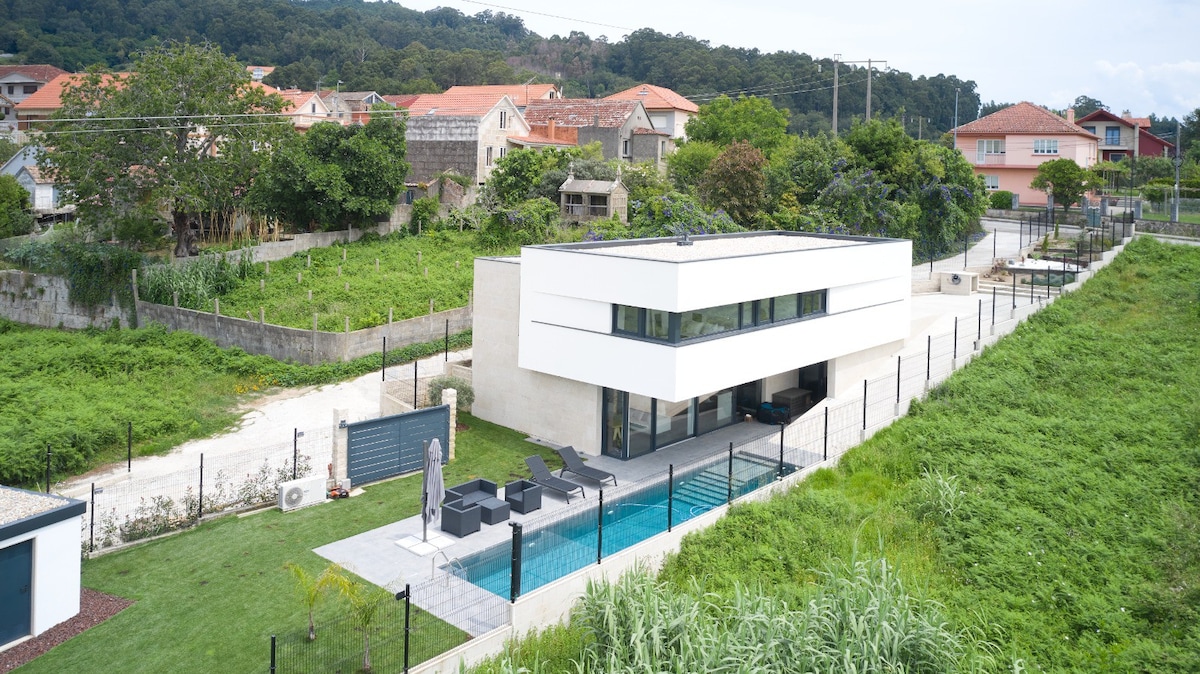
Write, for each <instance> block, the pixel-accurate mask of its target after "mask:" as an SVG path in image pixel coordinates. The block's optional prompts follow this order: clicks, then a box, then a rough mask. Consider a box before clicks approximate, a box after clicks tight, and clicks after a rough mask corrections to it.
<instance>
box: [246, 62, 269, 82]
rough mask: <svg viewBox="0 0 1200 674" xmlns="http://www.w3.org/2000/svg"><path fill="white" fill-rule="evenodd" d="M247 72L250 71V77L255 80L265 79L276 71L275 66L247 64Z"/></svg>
mask: <svg viewBox="0 0 1200 674" xmlns="http://www.w3.org/2000/svg"><path fill="white" fill-rule="evenodd" d="M246 72H248V73H250V79H251V80H253V81H255V82H261V81H263V78H264V77H266V76H267V75H270V74H271V73H273V72H275V67H274V66H246Z"/></svg>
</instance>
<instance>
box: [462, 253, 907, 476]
mask: <svg viewBox="0 0 1200 674" xmlns="http://www.w3.org/2000/svg"><path fill="white" fill-rule="evenodd" d="M911 260H912V244H911V242H910V241H907V240H896V239H880V238H869V237H851V236H832V235H820V234H808V233H798V232H750V233H740V234H717V235H707V236H697V237H692V238H691V239H690V240H689V239H678V238H664V239H640V240H628V241H611V242H606V241H598V242H585V243H575V244H554V245H544V246H528V247H525V248H523V249H522V250H521V255H520V256H519V257H506V258H479V259H477V260H476V262H475V289H474V297H475V314H474V347H473V364H472V369H473V379H474V386H475V403H474V405H473V406H472V413H473V414H475V415H476V416H479V417H481V418H483V419H486V420H488V421H492V422H495V423H499V424H502V425H505V426H508V427H511V428H516V429H519V430H522V431H524V432H527V433H530V434H531V435H533V436H536V437H540V438H544V439H546V440H549V441H552V442H556V443H560V444H569V445H574V446H575V447H576V448H577V449H579V450H580V451H583V452H586V453H590V454H599V453H604V454H606V455H609V456H613V457H617V458H622V459H629V458H634V457H636V456H640V455H642V454H645V453H648V452H652V451H655V450H657V449H660V448H662V447H665V446H667V445H670V444H672V443H675V442H678V441H680V440H684V439H687V438H690V437H694V436H696V435H701V434H703V433H707V432H709V431H712V430H716V429H717V428H721V427H723V426H727V425H730V424H733V423H736V422H738V421H740V420H742V419H743V418H744V417H745V415H746V414H754V413H755V412H756V411H757V410H758V409H759V405H760V404H761V403H763V402H770V401H773V400H777V398H776V394H783V395H784V397H785V398H786V399H787V400H788V401H789V402H790V403H791V404H792V405H793V406H797V407H800V408H801V409H792V410H791V415H792V416H795V415H796V414H798V413H800V412H803V410H804V409H807V408H808V407H810V406H811V405H813V404H815V403H816V402H817V401H819V400H821V399H823V398H825V397H831V396H835V395H836V394H837V393H838V392H846V391H848V390H850V389H852V388H853V386H854V385H855V384H856V383H857V382H860V381H861V377H860V376H859V375H860V374H861V372H862V370H863V368H865V367H867V366H868V364H869V363H870V361H871V360H872V359H874V358H876V357H878V356H880V355H890V354H891V353H893V352H894V351H895V350H896V349H897V348H899V346H900V345H901V343H902V341H903V340H904V338H905V337H906V336H907V333H908V329H909V320H910V319H909V307H910V293H911V279H910V277H911V273H912V272H911V264H912V262H911Z"/></svg>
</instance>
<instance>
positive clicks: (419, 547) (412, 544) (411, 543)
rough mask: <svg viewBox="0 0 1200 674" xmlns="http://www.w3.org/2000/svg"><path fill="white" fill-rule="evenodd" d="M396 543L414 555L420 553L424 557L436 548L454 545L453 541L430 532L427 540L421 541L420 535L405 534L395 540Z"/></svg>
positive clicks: (435, 550)
mask: <svg viewBox="0 0 1200 674" xmlns="http://www.w3.org/2000/svg"><path fill="white" fill-rule="evenodd" d="M396 545H399V546H400V547H402V548H404V549H405V550H408V551H409V552H411V553H413V554H414V555H421V556H422V557H424V556H425V555H432V554H433V553H435V552H437V551H438V550H441V549H443V548H448V547H450V546H451V545H454V541H452V540H450V539H449V538H446V537H445V536H443V535H441V534H430V535H429V540H427V541H423V540H421V537H420V536H418V535H415V534H414V535H412V536H405V537H404V538H401V539H400V540H398V541H396Z"/></svg>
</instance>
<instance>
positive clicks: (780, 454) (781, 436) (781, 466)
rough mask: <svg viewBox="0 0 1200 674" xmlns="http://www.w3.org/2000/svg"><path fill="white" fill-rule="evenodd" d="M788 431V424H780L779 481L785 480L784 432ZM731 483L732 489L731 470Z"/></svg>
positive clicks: (730, 474)
mask: <svg viewBox="0 0 1200 674" xmlns="http://www.w3.org/2000/svg"><path fill="white" fill-rule="evenodd" d="M786 430H787V423H785V422H783V421H781V422H779V479H781V480H782V479H783V436H784V431H786ZM732 465H733V464H732V461H731V462H730V467H731V468H732ZM729 481H730V486H731V488H732V484H733V471H732V470H730V472H729Z"/></svg>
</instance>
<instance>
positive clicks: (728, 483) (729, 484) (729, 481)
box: [725, 442, 733, 504]
mask: <svg viewBox="0 0 1200 674" xmlns="http://www.w3.org/2000/svg"><path fill="white" fill-rule="evenodd" d="M727 466H728V468H727V470H726V472H725V503H727V504H728V503H733V443H732V442H731V443H729V461H728V464H727Z"/></svg>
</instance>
